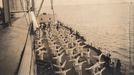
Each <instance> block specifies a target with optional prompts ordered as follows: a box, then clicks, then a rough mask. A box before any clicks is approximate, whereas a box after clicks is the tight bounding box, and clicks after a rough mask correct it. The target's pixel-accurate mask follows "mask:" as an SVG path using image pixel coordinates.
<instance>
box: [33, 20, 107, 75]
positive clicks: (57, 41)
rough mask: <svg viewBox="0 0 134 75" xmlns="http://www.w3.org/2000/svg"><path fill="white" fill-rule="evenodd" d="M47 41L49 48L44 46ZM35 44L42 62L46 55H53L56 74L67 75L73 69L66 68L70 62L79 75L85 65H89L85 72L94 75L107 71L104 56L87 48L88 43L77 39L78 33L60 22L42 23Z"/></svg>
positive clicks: (100, 74)
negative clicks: (56, 69)
mask: <svg viewBox="0 0 134 75" xmlns="http://www.w3.org/2000/svg"><path fill="white" fill-rule="evenodd" d="M44 37H45V38H44ZM45 39H47V42H48V44H47V45H48V46H46V45H45V44H44V40H45ZM35 42H36V46H35V49H36V50H35V52H36V53H37V56H38V57H39V59H40V60H45V55H48V54H50V55H52V59H53V60H55V63H53V67H56V68H58V71H55V73H56V74H59V75H67V73H68V72H69V71H71V69H72V68H67V67H66V66H67V63H68V62H70V63H72V65H73V67H74V68H75V71H76V72H77V73H78V74H79V75H82V71H83V64H84V63H86V64H88V67H86V68H84V70H87V71H88V70H89V71H90V72H91V74H93V75H102V72H103V71H104V70H105V69H106V68H105V66H103V65H104V64H105V61H104V60H102V56H104V54H103V53H100V54H97V53H96V52H95V51H94V50H93V49H91V48H87V47H86V46H87V43H85V41H83V39H81V38H79V37H77V34H76V31H73V30H72V29H71V28H67V27H66V26H63V24H62V23H60V22H57V23H56V24H53V23H40V28H39V29H37V31H36V41H35ZM45 43H46V41H45ZM84 58H85V59H84ZM83 59H84V60H83ZM94 59H96V60H94ZM92 60H93V61H92ZM89 65H90V66H89Z"/></svg>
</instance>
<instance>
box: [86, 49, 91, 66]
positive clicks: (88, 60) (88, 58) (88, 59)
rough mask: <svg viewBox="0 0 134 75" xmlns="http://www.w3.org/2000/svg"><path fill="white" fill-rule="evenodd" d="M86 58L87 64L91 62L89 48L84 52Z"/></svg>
mask: <svg viewBox="0 0 134 75" xmlns="http://www.w3.org/2000/svg"><path fill="white" fill-rule="evenodd" d="M86 55H87V56H86V59H87V62H88V64H90V63H91V62H90V60H91V50H90V49H88V50H87V52H86Z"/></svg>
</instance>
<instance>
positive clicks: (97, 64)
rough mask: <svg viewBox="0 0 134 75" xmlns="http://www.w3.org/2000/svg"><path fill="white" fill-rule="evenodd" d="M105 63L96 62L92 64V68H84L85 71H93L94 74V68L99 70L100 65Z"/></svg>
mask: <svg viewBox="0 0 134 75" xmlns="http://www.w3.org/2000/svg"><path fill="white" fill-rule="evenodd" d="M104 63H105V62H100V61H98V62H97V63H96V64H94V65H93V66H91V67H89V68H85V70H93V73H94V74H95V73H96V68H101V65H102V64H104Z"/></svg>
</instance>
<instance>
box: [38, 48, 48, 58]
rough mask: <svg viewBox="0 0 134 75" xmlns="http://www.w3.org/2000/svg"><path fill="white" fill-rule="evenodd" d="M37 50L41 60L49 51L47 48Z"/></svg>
mask: <svg viewBox="0 0 134 75" xmlns="http://www.w3.org/2000/svg"><path fill="white" fill-rule="evenodd" d="M36 52H38V54H37V55H38V56H39V58H40V59H41V60H44V54H47V51H45V50H38V51H36Z"/></svg>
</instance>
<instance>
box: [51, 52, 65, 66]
mask: <svg viewBox="0 0 134 75" xmlns="http://www.w3.org/2000/svg"><path fill="white" fill-rule="evenodd" d="M64 54H65V53H62V54H58V56H56V57H53V59H56V60H57V63H58V64H60V63H61V62H62V57H63V55H64Z"/></svg>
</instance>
